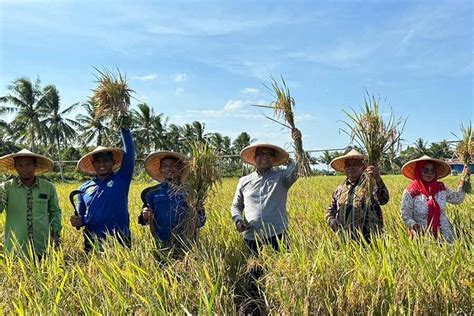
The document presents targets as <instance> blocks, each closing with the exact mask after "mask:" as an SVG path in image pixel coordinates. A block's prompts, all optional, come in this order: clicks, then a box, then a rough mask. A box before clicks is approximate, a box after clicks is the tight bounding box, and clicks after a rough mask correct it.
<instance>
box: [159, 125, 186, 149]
mask: <svg viewBox="0 0 474 316" xmlns="http://www.w3.org/2000/svg"><path fill="white" fill-rule="evenodd" d="M183 140H184V138H183V137H182V134H181V127H179V126H178V125H176V124H170V126H169V127H168V129H167V131H166V137H165V146H164V147H163V149H167V150H172V151H177V152H182V153H186V151H185V148H184V147H185V146H184V145H183Z"/></svg>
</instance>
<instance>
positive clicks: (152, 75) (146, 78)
mask: <svg viewBox="0 0 474 316" xmlns="http://www.w3.org/2000/svg"><path fill="white" fill-rule="evenodd" d="M156 78H158V75H157V74H150V75H146V76H135V77H132V79H135V80H140V81H150V80H155V79H156Z"/></svg>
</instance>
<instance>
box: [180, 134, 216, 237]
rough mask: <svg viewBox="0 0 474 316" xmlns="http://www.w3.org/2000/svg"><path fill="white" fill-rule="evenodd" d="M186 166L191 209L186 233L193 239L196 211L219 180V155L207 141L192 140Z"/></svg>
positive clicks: (200, 208) (202, 206)
mask: <svg viewBox="0 0 474 316" xmlns="http://www.w3.org/2000/svg"><path fill="white" fill-rule="evenodd" d="M189 148H190V157H189V159H188V162H187V167H186V188H187V192H188V194H187V201H188V205H189V207H190V210H191V212H190V213H191V214H190V218H189V221H188V223H187V224H188V225H187V228H186V235H187V237H188V238H189V239H191V240H194V239H195V236H196V233H197V220H198V212H199V211H200V210H202V209H204V206H205V204H206V201H207V199H208V197H209V195H210V194H211V193H212V192H213V191H214V190H215V189H216V186H217V185H218V184H219V183H220V181H221V177H222V175H221V172H220V169H219V157H218V155H217V152H216V151H215V150H214V149H213V148H211V147H210V146H209V145H208V144H207V143H201V142H193V143H191V144H190V146H189Z"/></svg>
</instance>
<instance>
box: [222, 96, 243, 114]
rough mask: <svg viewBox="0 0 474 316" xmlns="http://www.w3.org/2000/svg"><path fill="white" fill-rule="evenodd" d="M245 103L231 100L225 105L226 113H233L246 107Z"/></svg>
mask: <svg viewBox="0 0 474 316" xmlns="http://www.w3.org/2000/svg"><path fill="white" fill-rule="evenodd" d="M244 105H245V104H244V101H242V100H232V99H231V100H229V101H227V103H226V105H224V111H227V112H232V111H235V110H238V109H241V108H243V107H244Z"/></svg>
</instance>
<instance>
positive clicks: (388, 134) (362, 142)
mask: <svg viewBox="0 0 474 316" xmlns="http://www.w3.org/2000/svg"><path fill="white" fill-rule="evenodd" d="M379 104H380V99H376V98H375V97H374V96H370V95H369V94H368V93H367V96H366V97H365V98H364V106H363V107H362V109H361V112H357V111H355V110H354V109H351V111H344V113H345V114H346V115H347V117H348V118H349V120H348V121H347V122H343V123H344V124H345V126H346V127H347V130H344V129H343V130H342V131H343V132H345V133H346V134H348V135H349V136H350V137H351V142H353V141H355V142H356V143H357V145H358V146H359V147H361V148H363V149H364V150H365V152H366V154H367V161H366V164H367V165H368V166H380V165H381V164H382V162H383V159H384V156H385V155H386V153H388V152H389V151H390V149H391V148H393V146H395V145H396V144H397V143H398V141H399V140H400V137H401V134H402V131H403V128H404V126H405V122H406V119H403V118H395V116H394V114H393V112H391V113H390V116H389V118H388V121H384V119H383V117H382V114H381V113H380V112H379ZM364 176H365V179H366V181H365V184H364V185H365V189H364V190H365V191H366V192H373V191H374V189H375V179H374V178H373V177H371V176H369V174H365V175H364ZM365 196H366V197H367V198H366V203H367V204H366V205H371V204H372V201H371V197H372V194H365Z"/></svg>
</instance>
